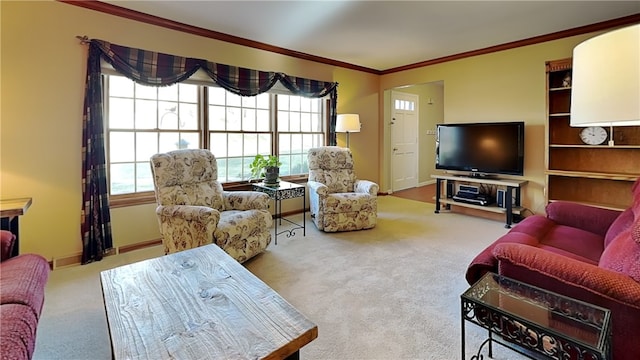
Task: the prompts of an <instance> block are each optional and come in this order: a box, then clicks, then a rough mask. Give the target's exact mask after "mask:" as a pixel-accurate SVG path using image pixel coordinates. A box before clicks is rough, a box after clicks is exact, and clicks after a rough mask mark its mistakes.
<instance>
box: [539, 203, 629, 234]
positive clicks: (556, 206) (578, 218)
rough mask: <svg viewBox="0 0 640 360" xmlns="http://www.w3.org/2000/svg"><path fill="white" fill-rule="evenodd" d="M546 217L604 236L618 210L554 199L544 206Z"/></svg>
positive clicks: (618, 212) (620, 212)
mask: <svg viewBox="0 0 640 360" xmlns="http://www.w3.org/2000/svg"><path fill="white" fill-rule="evenodd" d="M546 213H547V218H549V219H551V220H553V221H555V222H556V223H558V224H560V225H566V226H570V227H574V228H578V229H582V230H586V231H589V232H592V233H594V234H598V235H601V236H603V237H604V236H605V234H606V233H607V230H609V227H610V226H611V224H612V223H613V221H614V220H615V219H616V218H617V217H618V216H620V214H622V211H620V210H611V209H603V208H598V207H595V206H589V205H584V204H579V203H574V202H568V201H555V202H552V203H549V205H547V207H546Z"/></svg>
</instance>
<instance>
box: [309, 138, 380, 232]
mask: <svg viewBox="0 0 640 360" xmlns="http://www.w3.org/2000/svg"><path fill="white" fill-rule="evenodd" d="M307 158H308V160H309V182H308V183H307V186H308V188H309V201H310V203H311V204H310V213H311V218H312V219H313V222H314V223H315V224H316V227H318V229H319V230H322V231H326V232H336V231H351V230H363V229H371V228H373V227H375V226H376V223H377V218H378V198H377V196H378V189H379V187H378V184H376V183H374V182H371V181H368V180H358V179H356V176H355V173H354V171H353V157H352V155H351V150H349V149H348V148H341V147H337V146H323V147H318V148H313V149H310V150H309V152H308V154H307Z"/></svg>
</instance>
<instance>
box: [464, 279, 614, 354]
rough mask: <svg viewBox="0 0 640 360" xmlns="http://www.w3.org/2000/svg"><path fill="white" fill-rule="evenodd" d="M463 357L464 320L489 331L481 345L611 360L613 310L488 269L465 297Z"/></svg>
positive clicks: (521, 351)
mask: <svg viewBox="0 0 640 360" xmlns="http://www.w3.org/2000/svg"><path fill="white" fill-rule="evenodd" d="M460 299H461V315H462V321H461V323H462V334H461V336H462V338H461V345H462V359H464V358H465V329H464V327H465V322H467V321H468V322H471V323H474V324H476V325H478V326H480V327H482V328H484V329H487V330H488V333H489V335H488V338H487V339H486V340H485V341H484V342H483V343H482V344H481V345H480V347H479V349H478V352H477V353H476V355H474V356H472V357H471V359H472V360H479V359H482V358H483V356H482V355H481V353H482V349H483V347H484V346H485V345H488V355H489V357H492V356H493V349H492V343H494V342H495V343H498V344H501V345H503V346H505V347H507V348H509V349H511V350H514V351H517V352H519V353H520V354H522V355H525V356H527V357H529V358H532V359H539V358H542V359H559V360H560V359H562V360H564V359H572V360H599V359H603V360H604V359H609V358H610V352H611V324H610V322H611V312H610V311H609V310H608V309H605V308H602V307H599V306H596V305H592V304H589V303H586V302H583V301H580V300H576V299H572V298H569V297H566V296H563V295H559V294H556V293H553V292H550V291H547V290H544V289H541V288H538V287H534V286H531V285H527V284H525V283H522V282H519V281H517V280H513V279H510V278H507V277H504V276H501V275H497V274H493V273H487V274H485V275H484V276H483V277H482V278H481V279H480V280H478V282H476V283H475V284H474V285H473V286H471V287H470V288H469V289H468V290H467V291H465V292H464V293H463V294H462V295H461V296H460Z"/></svg>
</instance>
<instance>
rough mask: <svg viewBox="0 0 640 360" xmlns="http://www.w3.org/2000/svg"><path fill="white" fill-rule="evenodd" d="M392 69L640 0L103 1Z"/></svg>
mask: <svg viewBox="0 0 640 360" xmlns="http://www.w3.org/2000/svg"><path fill="white" fill-rule="evenodd" d="M104 2H106V3H110V4H113V5H117V6H121V7H124V8H128V9H131V10H136V11H139V12H142V13H146V14H150V15H154V16H158V17H161V18H164V19H169V20H173V21H177V22H180V23H184V24H188V25H192V26H196V27H200V28H204V29H207V30H212V31H216V32H220V33H224V34H228V35H233V36H236V37H240V38H245V39H249V40H253V41H257V42H261V43H264V44H268V45H272V46H277V47H281V48H285V49H288V50H293V51H297V52H301V53H305V54H309V55H313V56H319V57H324V58H328V59H332V60H337V61H341V62H346V63H349V64H353V65H358V66H362V67H366V68H370V69H374V70H381V71H382V70H388V69H392V68H396V67H400V66H404V65H410V64H415V63H419V62H423V61H428V60H433V59H437V58H441V57H445V56H449V55H455V54H460V53H463V52H467V51H472V50H478V49H482V48H487V47H490V46H494V45H500V44H504V43H509V42H512V41H517V40H523V39H528V38H531V37H535V36H539V35H546V34H550V33H554V32H557V31H562V30H567V29H572V28H576V27H580V26H584V25H589V24H593V23H598V22H602V21H606V20H611V19H616V18H620V17H624V16H627V15H632V14H639V13H640V1H353V0H352V1H329V0H326V1H270V0H263V1H188V0H181V1H149V0H147V1H122V0H119V1H104Z"/></svg>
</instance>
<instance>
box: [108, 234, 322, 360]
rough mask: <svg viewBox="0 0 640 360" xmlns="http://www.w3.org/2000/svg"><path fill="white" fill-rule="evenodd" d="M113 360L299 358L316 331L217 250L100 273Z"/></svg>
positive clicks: (211, 248)
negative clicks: (302, 348)
mask: <svg viewBox="0 0 640 360" xmlns="http://www.w3.org/2000/svg"><path fill="white" fill-rule="evenodd" d="M100 277H101V282H102V292H103V296H104V304H105V309H106V313H107V322H108V324H109V333H110V335H111V347H112V353H113V358H114V359H154V360H155V359H205V358H206V359H285V358H290V359H297V358H299V349H300V348H301V347H303V346H304V345H306V344H308V343H309V342H311V341H312V340H314V339H315V338H316V337H317V336H318V327H317V326H316V325H315V324H314V323H312V322H311V321H309V320H308V319H307V318H306V317H305V316H304V315H302V314H301V313H300V312H299V311H298V310H296V309H295V308H294V307H293V306H292V305H291V304H289V303H288V302H287V301H286V300H284V299H283V298H282V297H281V296H280V295H278V294H277V293H276V292H275V291H274V290H273V289H271V288H270V287H269V286H267V285H266V284H265V283H264V282H262V281H261V280H260V279H258V278H257V277H256V276H254V275H253V274H251V273H250V272H249V271H248V270H247V269H246V268H244V267H243V266H242V265H241V264H239V263H238V262H237V261H236V260H234V259H233V258H231V257H230V256H229V255H227V254H226V253H225V252H224V251H223V250H222V249H220V248H219V247H218V246H217V245H207V246H202V247H199V248H196V249H191V250H186V251H182V252H179V253H175V254H171V255H166V256H162V257H159V258H156V259H150V260H146V261H141V262H138V263H134V264H130V265H126V266H122V267H118V268H115V269H111V270H106V271H103V272H102V273H101V274H100Z"/></svg>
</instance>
